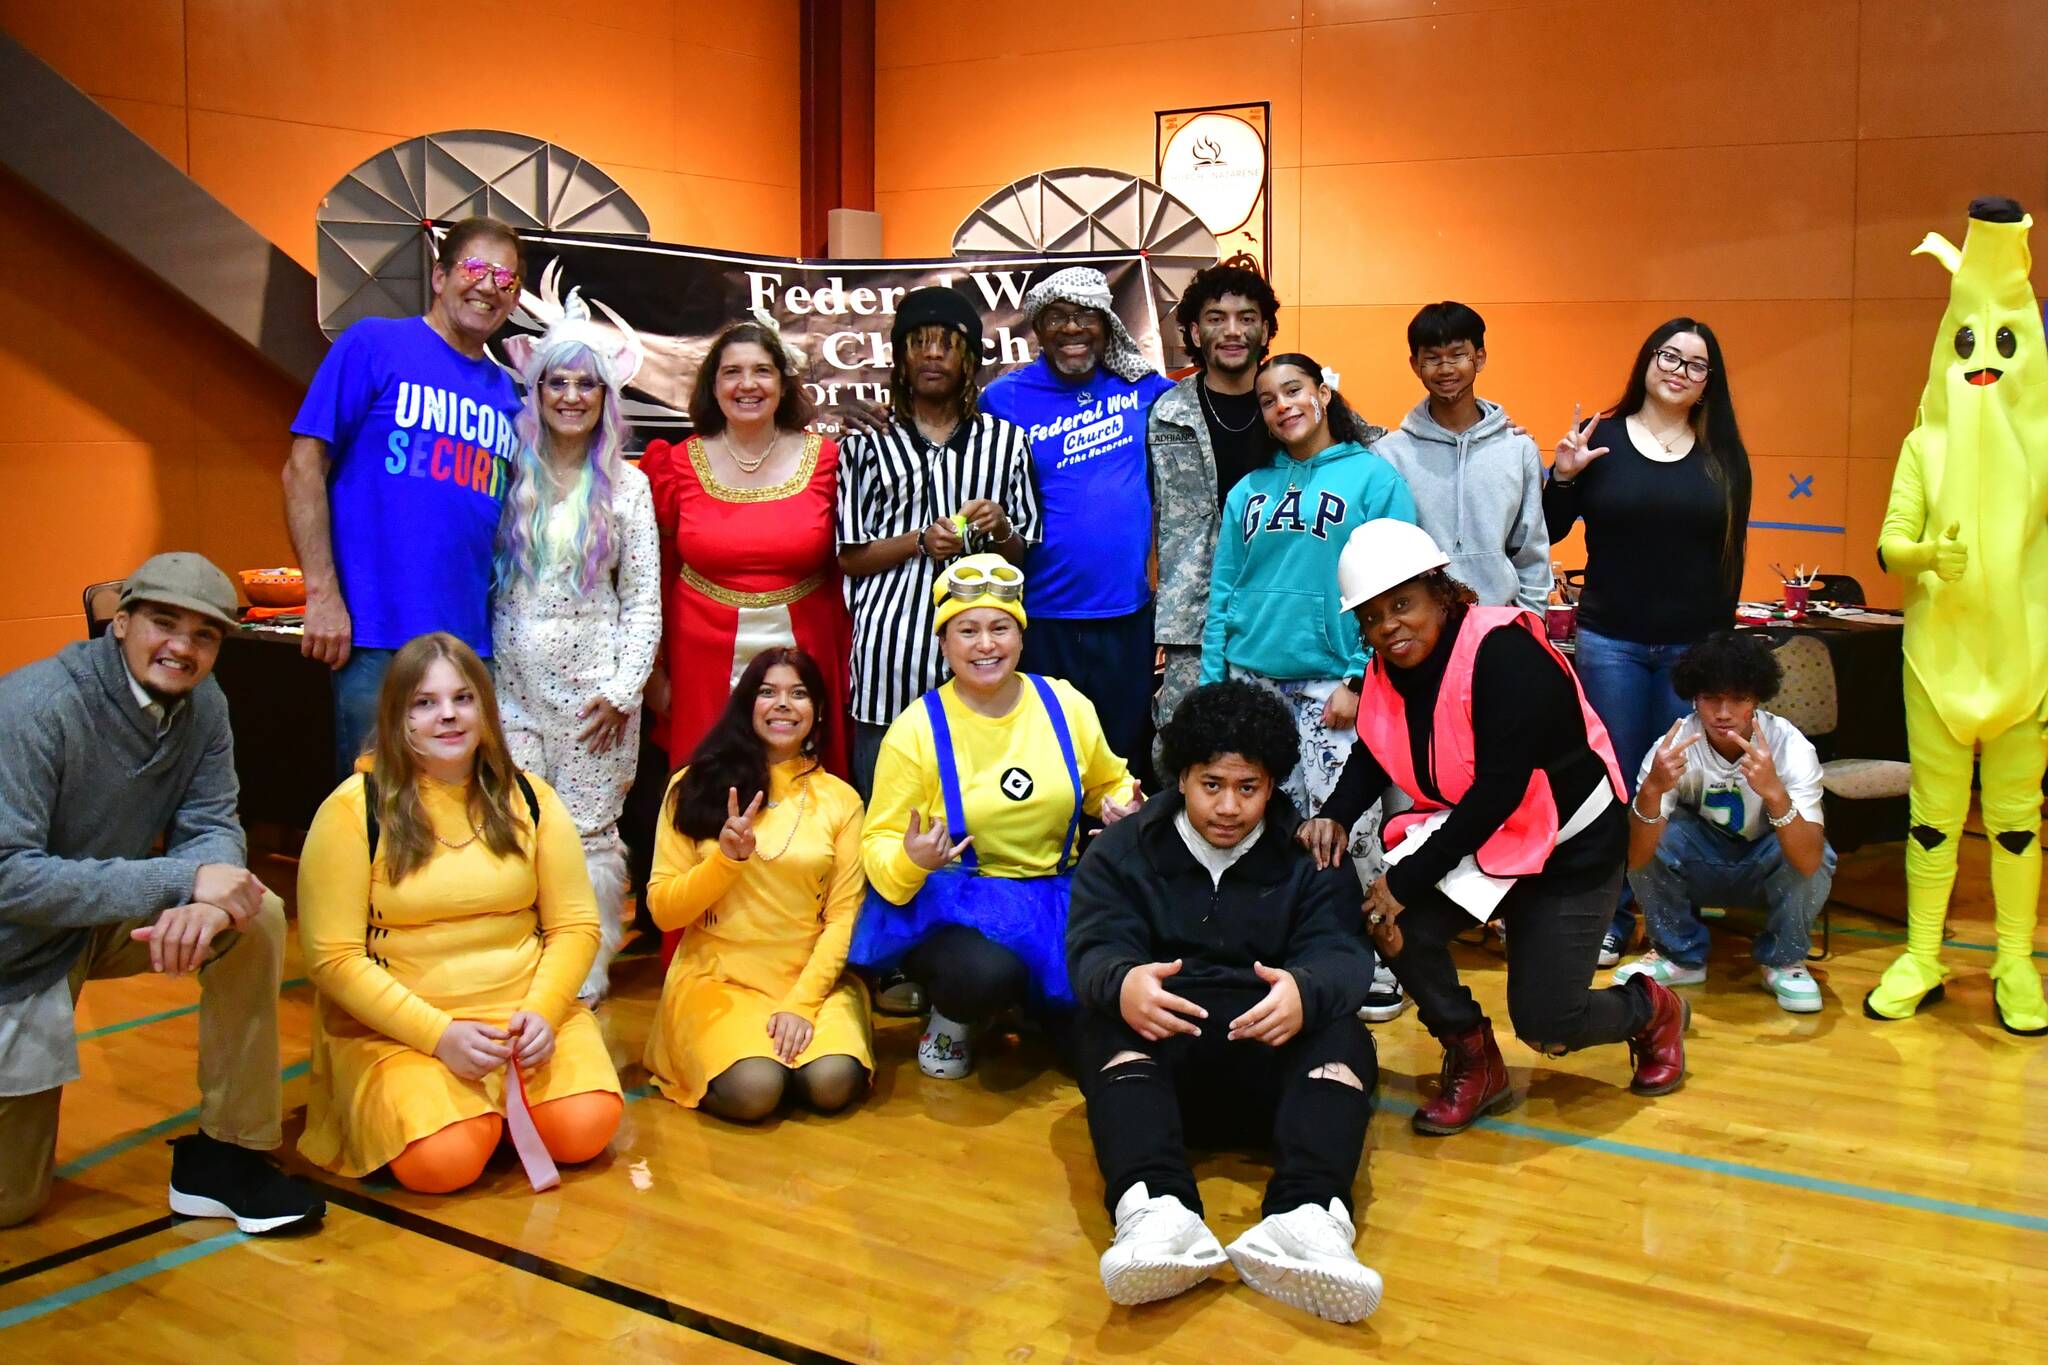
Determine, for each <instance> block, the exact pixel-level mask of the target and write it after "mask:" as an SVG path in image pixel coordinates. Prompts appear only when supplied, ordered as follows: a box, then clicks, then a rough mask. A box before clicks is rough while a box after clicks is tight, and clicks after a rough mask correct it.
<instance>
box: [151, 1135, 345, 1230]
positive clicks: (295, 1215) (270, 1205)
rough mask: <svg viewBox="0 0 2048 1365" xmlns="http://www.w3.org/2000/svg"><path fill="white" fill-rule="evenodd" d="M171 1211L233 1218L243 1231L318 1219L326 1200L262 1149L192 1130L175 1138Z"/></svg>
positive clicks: (194, 1216) (185, 1214)
mask: <svg viewBox="0 0 2048 1365" xmlns="http://www.w3.org/2000/svg"><path fill="white" fill-rule="evenodd" d="M171 1212H172V1213H175V1214H179V1215H182V1216H183V1217H186V1218H232V1219H234V1220H235V1226H236V1227H238V1228H240V1229H241V1230H242V1231H244V1232H250V1233H258V1232H275V1231H277V1230H278V1229H279V1228H282V1227H287V1226H289V1225H291V1224H293V1223H298V1222H318V1221H319V1220H320V1219H321V1218H322V1217H323V1216H324V1215H325V1214H326V1212H327V1201H326V1200H324V1199H322V1198H321V1197H320V1196H319V1195H317V1194H314V1193H313V1192H312V1191H311V1190H309V1189H307V1188H306V1187H305V1186H304V1185H301V1184H300V1183H299V1182H298V1181H296V1180H293V1179H292V1178H291V1177H290V1176H288V1175H286V1174H285V1173H284V1172H283V1171H281V1170H279V1169H278V1168H277V1163H276V1162H274V1161H272V1160H271V1159H270V1158H269V1157H267V1156H265V1155H264V1154H263V1153H261V1152H252V1151H250V1150H249V1149H248V1148H246V1147H237V1146H235V1145H234V1144H233V1143H231V1142H222V1141H220V1140H219V1139H217V1138H211V1137H208V1136H207V1135H206V1134H204V1133H192V1134H189V1135H187V1136H185V1137H181V1138H173V1139H171Z"/></svg>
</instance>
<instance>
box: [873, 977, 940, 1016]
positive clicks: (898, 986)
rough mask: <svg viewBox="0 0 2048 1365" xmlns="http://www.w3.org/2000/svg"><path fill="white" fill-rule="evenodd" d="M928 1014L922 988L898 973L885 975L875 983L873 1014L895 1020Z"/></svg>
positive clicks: (927, 1006)
mask: <svg viewBox="0 0 2048 1365" xmlns="http://www.w3.org/2000/svg"><path fill="white" fill-rule="evenodd" d="M928 1012H929V1005H928V1003H927V1002H926V1000H925V994H924V987H922V986H920V985H918V984H917V983H916V982H915V981H912V980H911V979H910V978H909V977H907V976H905V975H904V974H903V973H902V972H900V971H892V972H889V973H886V974H885V975H884V976H883V977H882V978H881V979H880V980H879V981H877V982H875V1013H876V1014H886V1015H890V1016H892V1017H895V1018H899V1019H900V1018H903V1017H904V1016H906V1015H921V1014H926V1013H928Z"/></svg>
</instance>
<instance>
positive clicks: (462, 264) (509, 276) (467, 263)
mask: <svg viewBox="0 0 2048 1365" xmlns="http://www.w3.org/2000/svg"><path fill="white" fill-rule="evenodd" d="M455 268H456V269H458V270H460V271H461V272H462V273H463V274H465V275H467V276H469V282H470V283H471V284H481V283H482V282H483V278H484V276H486V275H488V276H490V277H491V283H492V284H494V285H496V286H498V288H499V289H501V290H510V289H511V288H512V286H513V285H515V284H517V283H519V272H518V271H516V270H514V269H512V268H511V267H510V266H503V265H498V264H496V263H495V262H492V261H487V260H485V259H484V258H483V257H481V256H465V257H463V258H462V259H461V260H459V261H457V262H456V263H455Z"/></svg>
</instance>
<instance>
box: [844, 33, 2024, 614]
mask: <svg viewBox="0 0 2048 1365" xmlns="http://www.w3.org/2000/svg"><path fill="white" fill-rule="evenodd" d="M877 28H878V32H877V41H876V44H875V48H876V54H877V55H876V65H877V72H876V88H877V97H876V98H877V111H876V166H875V188H876V196H875V198H876V204H875V206H876V208H878V209H879V210H880V211H881V213H882V217H883V233H884V243H885V248H886V250H887V251H888V252H889V253H890V254H892V255H894V254H903V255H908V254H914V253H915V254H921V253H927V252H940V251H944V250H945V249H946V248H947V246H948V244H949V242H950V241H951V236H952V232H953V229H954V227H955V225H957V224H958V223H959V221H960V219H961V218H962V217H963V216H964V215H965V214H966V213H967V212H968V211H969V210H970V209H972V208H973V207H974V205H976V204H977V203H979V202H980V201H981V200H982V199H983V197H984V196H986V195H987V194H988V193H989V192H990V191H992V190H994V189H996V188H998V187H999V186H1001V185H1003V184H1006V183H1008V182H1009V181H1011V180H1013V179H1016V178H1017V177H1019V176H1022V175H1026V174H1029V173H1030V172H1032V171H1036V170H1041V169H1044V168H1047V167H1050V166H1058V165H1099V166H1108V167H1113V168H1116V169H1120V170H1125V171H1131V172H1137V173H1140V174H1145V175H1148V176H1149V175H1150V174H1152V171H1153V114H1154V112H1155V111H1156V110H1160V109H1174V108H1184V107H1187V106H1190V105H1200V104H1211V103H1217V104H1220V103H1228V102H1231V101H1239V100H1262V99H1263V100H1271V101H1272V104H1273V135H1272V160H1273V166H1274V172H1273V200H1274V205H1273V207H1274V215H1273V225H1274V235H1275V238H1276V241H1275V253H1276V255H1275V260H1274V269H1273V278H1274V285H1275V288H1276V290H1277V292H1278V293H1279V295H1280V299H1281V314H1280V320H1281V334H1282V340H1283V342H1284V343H1285V344H1286V345H1288V346H1290V347H1298V348H1300V349H1304V350H1307V351H1309V352H1310V353H1311V354H1313V355H1315V356H1316V357H1317V358H1318V359H1320V360H1322V361H1323V363H1324V364H1326V365H1329V366H1331V367H1333V368H1335V369H1338V370H1339V371H1341V372H1342V375H1343V382H1344V388H1345V390H1346V392H1347V395H1348V396H1349V397H1350V398H1351V399H1352V400H1353V401H1354V402H1355V403H1356V404H1357V405H1358V407H1359V408H1360V410H1361V411H1363V412H1364V413H1366V414H1367V415H1368V416H1370V417H1371V418H1372V419H1373V420H1375V421H1378V422H1381V423H1385V424H1388V425H1391V424H1393V423H1395V422H1397V421H1398V420H1399V419H1400V417H1401V416H1402V414H1404V413H1405V412H1406V411H1407V410H1408V409H1409V408H1410V407H1411V406H1412V405H1413V404H1414V402H1415V401H1416V399H1417V398H1418V397H1419V390H1418V386H1417V385H1416V382H1415V379H1414V377H1413V375H1411V374H1410V373H1409V371H1408V368H1407V365H1406V363H1405V361H1406V345H1405V341H1404V338H1403V329H1404V327H1405V326H1406V323H1407V320H1408V318H1409V316H1410V315H1411V314H1412V313H1413V312H1414V310H1415V308H1416V307H1417V306H1418V305H1419V304H1421V303H1424V302H1427V301H1429V300H1431V299H1438V298H1446V297H1450V298H1459V299H1463V300H1464V301H1466V302H1468V303H1471V304H1473V305H1474V306H1476V307H1478V308H1479V309H1480V310H1481V312H1483V313H1484V314H1485V316H1486V319H1487V324H1488V330H1487V342H1488V351H1489V365H1488V368H1487V371H1486V373H1485V375H1484V377H1483V378H1482V381H1481V385H1480V390H1481V392H1482V393H1483V394H1485V395H1486V396H1488V397H1490V398H1493V399H1495V400H1497V401H1499V402H1502V403H1504V404H1506V405H1507V408H1508V410H1509V412H1510V413H1511V414H1512V415H1513V416H1514V417H1515V418H1516V419H1517V420H1518V421H1520V422H1521V423H1522V424H1523V425H1524V426H1526V427H1527V428H1528V429H1529V430H1530V431H1531V432H1532V433H1533V434H1535V435H1536V437H1537V440H1538V443H1539V445H1542V446H1543V447H1545V449H1546V450H1547V449H1548V447H1549V445H1550V444H1551V443H1553V442H1555V441H1556V439H1557V438H1558V436H1559V435H1560V434H1561V433H1562V432H1563V430H1564V427H1565V425H1566V423H1567V422H1569V420H1570V418H1571V413H1572V404H1573V403H1574V402H1579V403H1583V404H1585V405H1586V407H1587V409H1588V410H1591V409H1592V408H1593V407H1595V406H1597V405H1601V404H1605V403H1609V402H1612V401H1613V400H1614V399H1615V398H1616V397H1618V396H1619V394H1620V391H1621V385H1622V382H1623V380H1624V379H1625V377H1626V373H1625V372H1626V370H1627V367H1628V364H1629V363H1630V361H1631V360H1632V359H1633V357H1634V354H1635V348H1636V347H1637V346H1638V345H1639V344H1640V343H1641V341H1642V338H1643V337H1644V335H1646V334H1647V333H1648V332H1649V330H1650V328H1651V327H1653V326H1655V325H1656V324H1657V323H1659V322H1661V321H1663V320H1664V319H1665V318H1667V317H1671V316H1674V315H1677V314H1681V313H1689V314H1694V315H1697V316H1699V317H1701V318H1703V319H1705V320H1706V321H1707V322H1708V323H1710V324H1711V325H1712V326H1713V327H1714V328H1715V330H1716V331H1717V332H1718V333H1719V334H1720V337H1721V339H1722V343H1723V345H1724V347H1725V348H1726V350H1727V353H1728V356H1729V359H1730V378H1731V382H1732V383H1733V386H1734V393H1735V399H1736V405H1737V411H1738V415H1739V417H1740V419H1741V421H1742V425H1743V429H1744V434H1745V436H1746V439H1747V442H1748V444H1749V448H1750V451H1751V453H1752V457H1753V462H1754V466H1755V475H1756V504H1755V510H1754V513H1753V517H1754V519H1755V520H1757V521H1781V522H1798V523H1803V524H1817V525H1827V526H1839V527H1843V528H1845V530H1844V532H1842V533H1838V534H1825V533H1811V532H1795V531H1774V530H1762V529H1756V530H1752V532H1751V538H1750V556H1749V561H1750V565H1751V574H1750V591H1751V593H1752V595H1756V594H1767V595H1771V596H1775V595H1776V586H1775V578H1774V576H1773V575H1772V574H1771V573H1770V571H1769V569H1768V567H1767V566H1768V564H1769V562H1770V561H1773V560H1777V561H1779V562H1781V563H1783V564H1785V565H1786V566H1787V567H1788V568H1789V567H1790V566H1791V565H1792V564H1793V563H1794V562H1795V561H1798V560H1804V561H1806V562H1807V563H1809V564H1810V563H1814V562H1816V561H1818V562H1819V563H1820V565H1821V566H1822V567H1823V568H1824V569H1827V570H1830V571H1844V572H1849V573H1853V574H1855V575H1856V576H1857V577H1858V578H1859V579H1861V580H1862V581H1863V583H1864V585H1865V586H1866V588H1868V589H1870V593H1871V598H1872V600H1873V601H1876V602H1885V603H1893V604H1895V603H1896V602H1897V600H1898V593H1897V590H1896V588H1895V587H1894V586H1893V585H1892V584H1890V583H1888V582H1886V581H1883V576H1882V575H1881V574H1880V573H1879V572H1878V569H1877V564H1876V559H1875V554H1874V546H1875V543H1876V534H1877V526H1878V523H1879V521H1880V520H1881V519H1882V517H1883V511H1884V503H1885V498H1886V495H1887V493H1888V491H1889V488H1890V479H1891V469H1892V463H1893V460H1894V458H1895V457H1896V455H1897V453H1898V448H1899V441H1900V439H1901V438H1902V437H1903V436H1904V435H1905V433H1906V431H1907V430H1908V428H1909V427H1910V426H1911V425H1912V420H1913V413H1914V407H1915V404H1916V402H1917V400H1918V396H1919V391H1920V387H1921V385H1922V383H1923V382H1924V379H1925V377H1926V364H1927V355H1928V349H1929V347H1930V346H1931V345H1932V344H1933V340H1934V331H1935V328H1936V326H1937V324H1938V323H1939V321H1940V318H1941V312H1942V300H1943V298H1944V297H1945V296H1946V292H1947V278H1948V277H1947V275H1946V273H1945V272H1944V271H1943V270H1942V268H1941V267H1940V266H1939V265H1937V264H1935V263H1934V262H1933V261H1932V260H1930V259H1927V258H1924V257H1922V258H1910V257H1909V256H1908V254H1907V253H1908V252H1909V251H1910V250H1911V249H1912V248H1913V247H1914V246H1915V245H1916V244H1918V242H1919V241H1920V238H1921V236H1922V235H1923V234H1924V233H1926V232H1927V231H1929V230H1930V229H1934V230H1939V231H1941V232H1943V233H1946V234H1947V235H1949V236H1950V237H1952V238H1955V239H1956V240H1958V241H1960V239H1961V234H1962V230H1963V222H1964V208H1965V206H1966V205H1967V204H1968V202H1969V200H1970V199H1971V198H1972V197H1973V196H1975V195H1979V194H1986V193H2005V194H2010V195H2013V196H2015V197H2017V198H2018V199H2019V200H2020V201H2021V202H2022V203H2023V204H2025V205H2026V206H2027V207H2028V208H2030V209H2031V210H2033V211H2034V212H2035V213H2036V214H2037V215H2038V216H2040V217H2041V219H2042V222H2043V223H2044V225H2048V193H2044V190H2048V84H2044V82H2043V81H2042V79H2041V72H2042V71H2043V70H2044V69H2048V25H2044V24H2043V23H2042V22H2041V13H2040V6H2039V3H2038V0H1972V3H1970V4H1967V5H1962V4H1944V3H1935V2H1934V0H1797V3H1790V4H1788V3H1785V2H1784V0H1719V2H1718V3H1713V4H1681V5H1670V4H1644V3H1641V0H1179V3H1173V4H1137V3H1132V0H1095V3H1093V4H1090V5H1088V6H1087V7H1086V9H1085V13H1082V12H1080V11H1077V12H1076V13H1075V14H1074V15H1073V16H1072V18H1071V21H1065V20H1054V19H1052V18H1051V17H1050V16H1049V15H1048V14H1047V13H1046V12H1045V11H1043V10H1042V9H1040V8H1039V7H1034V6H1021V5H1019V6H1012V5H932V4H925V3H914V2H913V0H882V3H881V5H880V7H879V11H878V16H877ZM1809 475H1810V476H1811V477H1812V480H1813V482H1812V485H1811V487H1812V495H1811V496H1803V497H1799V498H1797V499H1793V498H1791V497H1790V496H1789V494H1790V493H1791V491H1792V487H1793V483H1792V479H1793V477H1795V476H1796V477H1798V478H1805V477H1807V476H1809ZM1578 541H1579V537H1577V536H1576V535H1575V536H1574V537H1573V538H1572V540H1571V541H1569V542H1567V543H1566V545H1565V546H1563V547H1562V549H1561V552H1560V553H1561V557H1563V558H1564V559H1565V560H1566V562H1567V563H1578V562H1581V559H1582V551H1581V548H1580V546H1579V544H1578ZM1645 587H1646V589H1652V585H1647V584H1646V585H1645Z"/></svg>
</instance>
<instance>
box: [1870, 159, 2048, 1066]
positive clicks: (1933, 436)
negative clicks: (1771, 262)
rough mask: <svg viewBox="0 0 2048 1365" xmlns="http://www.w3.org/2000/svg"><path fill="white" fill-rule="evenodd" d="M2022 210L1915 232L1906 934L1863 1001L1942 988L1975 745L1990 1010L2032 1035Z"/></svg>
mask: <svg viewBox="0 0 2048 1365" xmlns="http://www.w3.org/2000/svg"><path fill="white" fill-rule="evenodd" d="M2033 225H2034V220H2033V219H2032V218H2031V217H2029V216H2027V215H2026V214H2024V213H2023V212H2021V210H2020V206H2019V205H2018V204H2016V203H2013V202H2012V201H2011V200H2009V199H1980V200H1978V201H1976V202H1975V203H1973V204H1972V205H1970V224H1969V230H1968V232H1967V233H1966V234H1965V236H1964V237H1963V246H1962V250H1960V251H1958V250H1957V249H1956V248H1955V246H1954V245H1953V244H1951V243H1950V242H1949V241H1948V240H1947V239H1946V238H1944V237H1942V236H1941V235H1940V234H1939V233H1929V234H1928V235H1927V238H1926V240H1925V241H1923V242H1922V243H1921V244H1920V246H1919V247H1918V248H1916V254H1917V253H1921V252H1924V253H1926V254H1928V255H1931V256H1933V257H1934V258H1935V259H1937V260H1939V261H1940V262H1941V263H1942V264H1943V265H1945V266H1946V267H1948V270H1949V272H1950V274H1951V275H1952V276H1953V279H1952V280H1951V282H1950V285H1949V303H1948V311H1947V312H1946V313H1945V314H1944V315H1943V316H1942V320H1941V328H1942V330H1941V333H1940V335H1939V336H1937V337H1936V338H1935V343H1934V355H1933V359H1932V360H1931V361H1930V363H1929V365H1928V369H1927V387H1926V389H1925V390H1924V391H1922V393H1921V396H1920V418H1919V422H1918V424H1917V425H1915V426H1914V428H1913V430H1912V432H1911V433H1910V434H1909V435H1908V436H1907V437H1906V442H1905V445H1904V447H1903V448H1902V449H1901V450H1900V451H1899V464H1898V469H1897V471H1896V472H1895V473H1894V474H1893V477H1892V492H1891V501H1890V503H1889V504H1888V505H1887V506H1886V508H1885V517H1884V527H1883V530H1882V531H1881V532H1880V533H1879V538H1878V557H1879V559H1880V560H1881V561H1882V562H1883V564H1884V566H1885V569H1886V571H1887V572H1889V573H1893V574H1896V575H1898V576H1899V577H1900V578H1902V579H1903V580H1904V581H1905V603H1906V671H1905V688H1906V742H1907V747H1908V749H1909V750H1910V753H1911V757H1912V760H1913V787H1912V796H1911V805H1912V816H1911V829H1910V831H1909V837H1908V838H1907V841H1906V915H1907V923H1906V951H1905V953H1904V954H1903V955H1901V956H1900V957H1899V958H1898V960H1897V961H1895V962H1893V963H1892V964H1891V966H1890V967H1889V968H1887V969H1886V971H1885V974H1884V977H1883V979H1882V980H1880V981H1879V982H1878V984H1877V987H1876V989H1874V990H1872V991H1871V992H1870V994H1869V995H1868V996H1867V997H1866V998H1865V999H1864V1002H1863V1009H1864V1013H1865V1014H1867V1015H1869V1016H1870V1017H1871V1018H1873V1019H1904V1018H1906V1017H1908V1016H1910V1015H1911V1014H1913V1013H1914V1012H1915V1011H1917V1010H1918V1009H1920V1008H1921V1007H1922V1006H1923V1005H1928V1004H1932V1003H1934V1002H1936V1001H1937V1000H1939V999H1940V998H1941V993H1942V984H1941V983H1942V980H1943V979H1944V978H1945V977H1946V976H1947V975H1948V968H1947V967H1945V966H1943V965H1942V961H1941V938H1942V924H1943V921H1944V919H1945V918H1946V916H1947V912H1948V901H1949V893H1950V891H1951V889H1952V888H1953V887H1954V885H1955V879H1956V853H1957V845H1958V842H1959V840H1960V839H1961V836H1962V830H1963V821H1964V818H1965V817H1966V816H1967V815H1968V813H1969V807H1970V773H1971V766H1972V759H1973V758H1975V759H1976V760H1977V762H1978V764H1979V766H1980V775H1979V787H1980V789H1981V791H1982V796H1983V813H1984V827H1985V831H1986V833H1987V834H1989V835H1990V839H1991V894H1992V900H1993V902H1994V904H1995V906H1996V913H1997V923H1998V952H1997V956H1996V957H1995V958H1994V960H1993V963H1992V967H1991V976H1992V981H1993V998H1994V1000H1995V1002H1996V1006H1997V1010H1998V1016H1999V1021H2000V1022H2001V1023H2002V1024H2003V1025H2004V1026H2005V1027H2006V1028H2007V1029H2008V1030H2009V1031H2011V1032H2013V1033H2020V1034H2028V1035H2033V1034H2042V1033H2048V1006H2044V1004H2043V1000H2042V995H2041V978H2040V975H2039V974H2038V973H2037V972H2036V971H2035V969H2034V962H2033V949H2034V921H2035V917H2036V913H2037V910H2038V906H2039V900H2040V893H2041V840H2040V831H2041V777H2042V772H2043V768H2044V765H2048V732H2044V725H2048V339H2044V337H2043V333H2042V326H2041V306H2040V304H2039V302H2038V301H2037V300H2036V299H2035V296H2034V288H2033V285H2032V283H2031V282H2030V280H2029V279H2028V272H2029V270H2030V269H2031V266H2032V256H2031V253H2030V252H2029V250H2028V245H2027V233H2028V230H2029V229H2030V228H2032V227H2033ZM1980 751H1981V753H1980Z"/></svg>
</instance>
